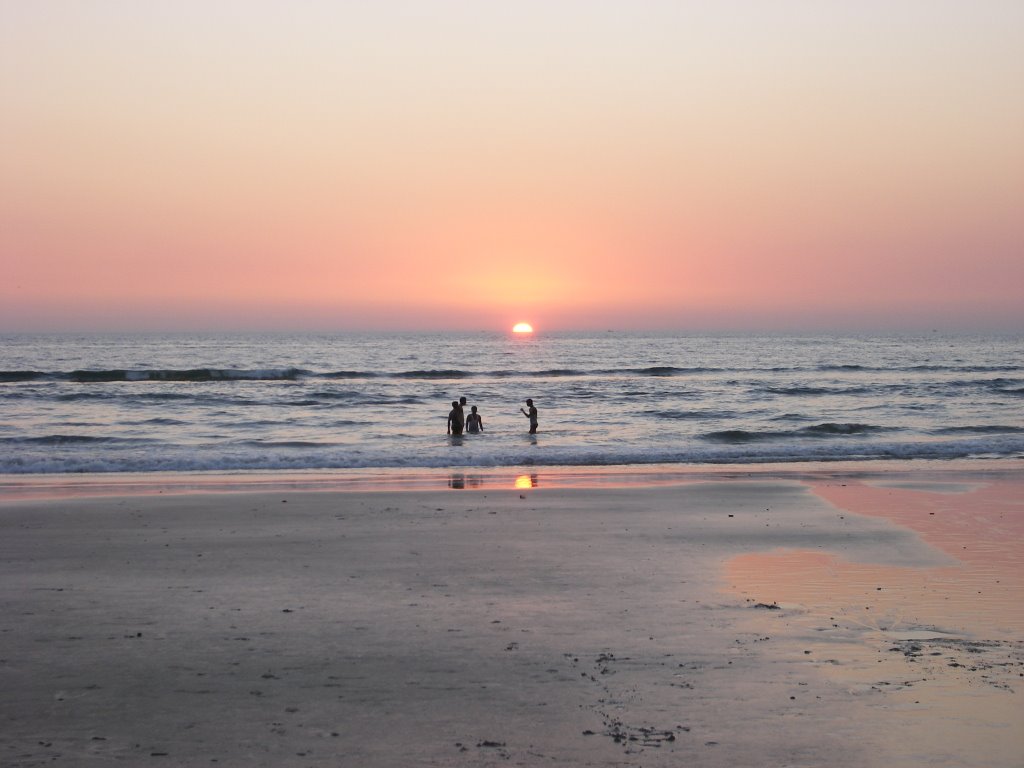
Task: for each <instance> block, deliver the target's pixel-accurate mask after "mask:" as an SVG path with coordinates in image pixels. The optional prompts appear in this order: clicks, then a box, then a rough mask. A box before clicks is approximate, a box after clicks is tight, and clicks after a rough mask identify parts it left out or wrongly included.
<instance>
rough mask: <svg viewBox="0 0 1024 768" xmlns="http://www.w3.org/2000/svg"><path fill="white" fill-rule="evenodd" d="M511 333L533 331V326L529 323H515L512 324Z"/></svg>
mask: <svg viewBox="0 0 1024 768" xmlns="http://www.w3.org/2000/svg"><path fill="white" fill-rule="evenodd" d="M512 333H533V326H532V325H530V324H529V323H516V324H515V325H513V326H512Z"/></svg>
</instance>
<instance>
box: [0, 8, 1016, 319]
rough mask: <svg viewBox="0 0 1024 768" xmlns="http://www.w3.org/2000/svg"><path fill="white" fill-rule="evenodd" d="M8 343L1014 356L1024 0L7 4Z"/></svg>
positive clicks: (2, 198)
mask: <svg viewBox="0 0 1024 768" xmlns="http://www.w3.org/2000/svg"><path fill="white" fill-rule="evenodd" d="M0 274H2V279H0V332H15V331H69V330H289V331H291V330H317V331H344V330H366V329H381V330H389V329H395V330H399V329H400V330H417V329H431V330H435V329H452V330H460V329H462V330H478V329H501V328H506V327H511V325H512V323H514V322H516V321H520V320H525V321H528V322H531V323H533V325H534V326H535V327H536V328H538V330H541V329H549V330H570V329H602V330H603V329H607V328H614V329H645V328H649V329H659V330H666V329H679V330H685V331H702V330H740V331H742V330H755V329H767V330H808V331H814V330H842V329H848V330H922V329H931V328H941V329H950V330H957V329H964V330H1006V331H1020V330H1024V3H1021V2H1020V1H1019V0H1008V1H1006V2H1000V1H997V0H979V1H978V2H961V1H960V0H957V1H956V2H953V1H951V0H901V1H900V2H892V1H891V0H884V1H876V0H864V1H862V2H856V3H845V2H825V3H822V2H810V1H808V2H792V1H791V0H779V1H778V2H763V1H755V0H750V1H747V2H743V1H741V0H736V1H735V2H733V1H731V0H727V1H725V2H714V3H706V2H684V1H683V0H675V1H673V2H668V1H661V0H649V1H648V2H641V1H640V0H632V1H630V2H626V1H623V2H611V1H609V0H586V1H583V0H544V1H542V2H541V1H537V0H517V2H515V3H508V2H483V1H481V0H475V1H473V2H470V1H469V0H434V1H431V2H428V1H427V0H423V1H421V2H413V1H411V0H405V1H398V0H377V1H375V2H372V3H371V2H361V1H360V2H343V1H341V0H333V1H330V2H328V1H327V0H324V1H322V2H321V1H318V0H306V1H305V2H302V1H300V0H295V1H294V2H284V1H283V0H282V1H281V2H270V1H269V0H244V1H241V0H239V1H236V0H217V2H208V1H207V0H204V1H203V2H193V1H191V0H174V2H164V1H163V0H148V1H147V2H142V3H140V2H137V0H123V1H120V2H113V1H111V0H90V2H73V1H72V0H67V1H65V2H58V1H56V0H34V1H33V2H19V1H18V0H0Z"/></svg>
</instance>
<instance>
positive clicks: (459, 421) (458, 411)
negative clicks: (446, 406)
mask: <svg viewBox="0 0 1024 768" xmlns="http://www.w3.org/2000/svg"><path fill="white" fill-rule="evenodd" d="M465 424H466V421H465V416H464V415H463V412H462V408H460V407H459V401H458V400H452V410H451V412H450V413H449V414H448V434H449V435H461V434H462V428H463V427H464V426H465Z"/></svg>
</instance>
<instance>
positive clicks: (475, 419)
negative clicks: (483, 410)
mask: <svg viewBox="0 0 1024 768" xmlns="http://www.w3.org/2000/svg"><path fill="white" fill-rule="evenodd" d="M466 431H467V432H469V433H470V434H476V433H477V432H483V431H484V420H483V417H482V416H481V415H480V414H479V413H477V412H476V406H475V405H474V406H473V407H472V408H470V409H469V416H467V417H466Z"/></svg>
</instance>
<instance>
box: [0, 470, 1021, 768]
mask: <svg viewBox="0 0 1024 768" xmlns="http://www.w3.org/2000/svg"><path fill="white" fill-rule="evenodd" d="M999 464H1000V466H1001V467H1007V465H1008V463H1007V462H1000V463H999ZM556 475H557V472H555V471H554V470H551V471H548V472H541V473H540V474H539V475H537V474H535V475H533V477H532V478H531V477H530V476H525V477H526V480H527V481H526V482H523V481H522V479H520V481H518V482H517V481H515V476H514V474H512V475H510V476H509V477H508V478H507V482H506V481H504V480H502V479H500V478H498V477H493V478H488V479H487V481H486V482H480V481H475V480H474V479H473V477H472V476H470V477H469V478H468V481H467V478H466V477H464V476H463V477H462V478H461V479H458V477H459V476H457V475H452V476H451V477H449V478H447V482H445V484H444V485H443V486H442V485H441V481H442V480H443V479H444V478H442V477H441V476H440V475H438V476H436V478H435V479H436V480H437V481H438V483H437V485H438V486H439V487H438V488H437V489H436V490H434V489H431V487H412V488H401V487H400V489H399V490H389V489H388V487H387V486H386V485H380V486H379V487H378V488H377V489H376V490H365V489H363V490H338V489H336V488H331V489H329V490H325V489H323V488H319V489H318V488H316V487H301V486H295V485H289V484H287V483H281V484H279V485H277V486H275V485H274V484H273V483H263V484H253V485H252V486H251V487H250V489H249V490H246V488H245V484H244V483H242V482H240V483H239V484H238V485H237V486H235V487H232V489H231V490H230V491H224V490H221V489H219V488H218V489H203V488H202V485H201V483H199V489H198V490H197V489H196V486H195V485H194V484H193V485H179V486H178V487H177V490H175V488H174V487H171V486H164V485H160V484H159V483H157V484H155V485H154V487H157V486H159V488H158V489H157V490H153V488H149V489H146V490H142V491H140V490H139V489H137V488H133V487H132V486H125V487H123V488H122V489H121V490H120V491H118V490H117V488H116V483H115V484H113V489H111V488H110V487H106V486H105V487H104V489H103V490H102V491H99V492H96V493H94V494H90V493H87V492H83V491H82V489H80V488H79V489H75V490H72V491H70V492H69V491H68V490H67V489H66V488H63V489H62V488H61V487H60V486H59V484H58V483H54V485H53V491H52V494H51V495H49V496H47V494H46V493H45V492H43V491H41V490H40V488H39V487H34V489H33V492H32V493H28V494H26V493H22V494H18V493H12V492H9V491H10V487H9V486H7V487H6V491H7V492H6V493H5V495H4V497H3V502H2V504H0V552H2V557H0V567H2V569H3V578H2V581H0V583H2V587H0V590H2V591H0V601H2V603H0V604H2V616H3V618H2V623H0V649H2V650H0V689H2V690H3V691H4V694H3V697H2V698H0V702H2V703H0V722H2V723H3V727H2V728H0V734H2V735H0V762H2V763H3V764H4V765H10V766H37V765H38V766H41V765H75V766H90V765H96V766H101V765H150V764H153V765H182V766H188V765H206V764H217V765H229V766H254V765H264V766H321V765H323V766H326V765H332V766H334V765H360V766H404V765H502V764H513V765H544V764H553V765H580V766H583V765H592V766H616V765H644V766H661V765H664V766H669V765H695V766H760V765H787V766H805V765H806V766H812V765H824V764H829V765H834V766H917V765H950V766H953V765H956V766H972V765H978V766H982V765H985V766H1019V765H1020V764H1021V762H1022V760H1024V736H1022V735H1021V734H1022V733H1024V730H1022V728H1021V726H1022V725H1024V705H1022V704H1021V698H1020V695H1021V692H1022V687H1024V644H1022V643H1021V638H1022V636H1024V634H1022V633H1024V608H1022V606H1024V578H1022V568H1021V553H1020V549H1019V544H1018V542H1019V541H1020V535H1021V533H1024V493H1022V491H1024V475H1022V473H1021V471H1020V467H1019V466H1017V465H1016V464H1014V463H1012V462H1011V463H1009V466H1008V467H1007V468H1005V469H990V470H986V471H979V470H974V469H970V468H967V469H941V468H940V469H934V468H931V469H927V470H914V469H910V468H908V469H905V470H903V471H887V472H883V471H879V470H878V469H874V470H873V469H872V468H871V465H870V464H867V465H864V466H863V468H861V469H856V470H836V469H830V468H828V467H824V468H822V467H820V466H819V468H817V469H815V470H809V471H795V470H792V469H790V470H782V469H771V468H769V469H767V470H762V471H753V470H751V469H750V468H741V469H740V470H739V471H731V470H726V469H716V470H714V471H713V472H708V473H700V474H693V475H692V476H691V477H684V478H682V479H680V478H673V479H672V481H671V482H665V483H659V482H657V481H656V480H657V475H652V476H650V477H648V480H647V481H646V482H637V481H632V482H628V483H627V482H617V483H611V484H604V485H601V484H596V483H593V482H592V483H589V484H587V483H583V484H581V486H582V487H559V484H558V483H557V482H552V483H551V484H550V486H551V487H547V486H548V485H549V484H548V483H547V480H546V478H548V477H550V478H552V480H554V479H555V477H556ZM427 485H428V486H429V483H428V484H427ZM517 486H521V487H517Z"/></svg>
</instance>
